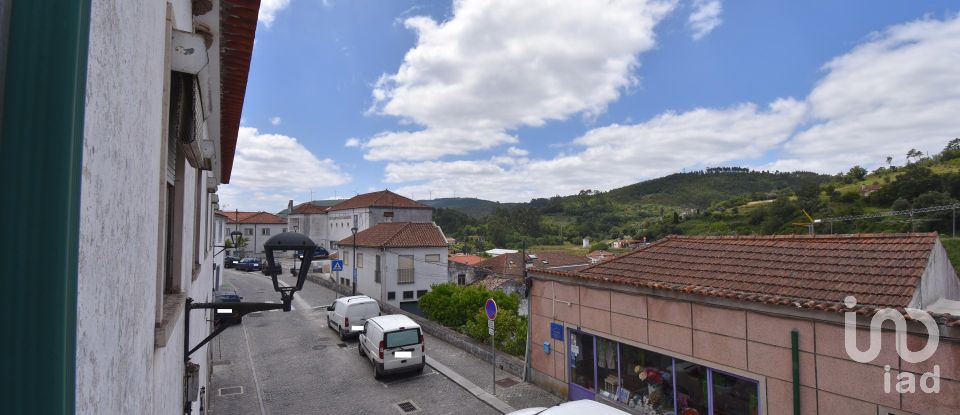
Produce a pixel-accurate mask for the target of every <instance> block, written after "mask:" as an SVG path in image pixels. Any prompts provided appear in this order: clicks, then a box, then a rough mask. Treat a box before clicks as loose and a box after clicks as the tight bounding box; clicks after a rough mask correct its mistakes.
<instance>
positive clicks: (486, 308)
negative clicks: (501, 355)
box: [483, 298, 497, 396]
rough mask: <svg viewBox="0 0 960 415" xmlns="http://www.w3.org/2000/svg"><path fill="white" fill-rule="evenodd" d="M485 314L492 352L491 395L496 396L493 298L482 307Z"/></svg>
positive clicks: (495, 344) (495, 305) (494, 311)
mask: <svg viewBox="0 0 960 415" xmlns="http://www.w3.org/2000/svg"><path fill="white" fill-rule="evenodd" d="M483 309H484V311H486V312H487V329H488V330H489V332H490V349H491V350H493V395H494V396H496V395H497V340H496V336H494V333H495V332H496V331H495V327H496V322H495V320H496V319H497V302H496V301H493V298H488V299H487V302H486V304H484V306H483Z"/></svg>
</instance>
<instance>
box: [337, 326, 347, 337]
mask: <svg viewBox="0 0 960 415" xmlns="http://www.w3.org/2000/svg"><path fill="white" fill-rule="evenodd" d="M339 331H340V340H346V339H347V333H344V331H343V327H342V326H341V327H340V330H339Z"/></svg>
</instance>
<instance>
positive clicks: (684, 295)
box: [529, 261, 960, 415]
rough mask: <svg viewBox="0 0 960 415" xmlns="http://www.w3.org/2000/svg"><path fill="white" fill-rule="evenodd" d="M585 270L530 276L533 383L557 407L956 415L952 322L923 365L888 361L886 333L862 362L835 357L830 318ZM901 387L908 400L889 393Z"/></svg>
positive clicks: (837, 331) (840, 337)
mask: <svg viewBox="0 0 960 415" xmlns="http://www.w3.org/2000/svg"><path fill="white" fill-rule="evenodd" d="M614 262H616V261H614ZM608 264H609V263H608ZM607 266H614V267H615V266H616V265H615V264H614V265H607ZM621 268H624V267H621ZM587 271H588V272H587V273H586V274H584V275H587V276H590V278H585V277H584V275H580V274H577V273H560V272H551V271H540V272H538V271H533V272H532V278H533V285H532V289H531V293H530V297H529V301H530V304H531V314H530V324H531V336H530V342H531V344H530V347H531V365H532V369H533V370H532V380H533V381H534V382H535V383H537V384H539V385H541V386H544V387H546V388H547V389H549V390H551V391H552V392H554V393H555V394H557V395H560V396H562V397H565V398H568V399H571V400H572V399H597V400H601V401H605V402H606V403H608V404H610V405H612V406H616V407H618V408H620V409H623V410H625V411H627V412H630V413H639V414H677V415H680V414H683V415H697V414H708V413H714V414H793V413H794V409H795V404H799V410H800V413H802V414H844V415H857V414H862V415H877V414H883V415H886V414H898V415H900V414H944V415H946V414H960V325H958V324H956V319H954V318H948V319H946V320H944V319H940V320H938V324H937V329H938V333H937V335H938V336H939V345H938V347H937V349H936V351H935V353H934V354H933V355H932V356H931V357H930V358H928V359H926V360H924V361H923V362H921V363H910V362H908V361H906V360H904V359H903V358H901V357H900V355H899V354H898V353H897V350H896V347H895V343H896V342H895V333H894V331H893V330H892V328H893V325H892V324H888V325H885V326H884V327H885V330H884V331H883V332H882V334H881V339H882V342H881V344H882V345H881V348H880V353H879V355H878V356H877V357H876V358H875V359H873V360H872V361H869V362H867V363H860V362H857V361H855V360H854V359H853V358H852V357H851V356H850V355H848V353H847V351H846V349H845V345H844V333H845V331H844V330H845V329H844V313H843V312H842V311H843V310H842V309H839V308H837V307H834V308H826V309H815V308H811V307H800V306H799V303H798V304H797V305H792V304H784V301H781V300H778V301H757V300H755V299H754V300H746V299H744V298H742V297H741V298H738V297H737V296H735V295H710V294H707V295H705V294H704V293H703V292H684V291H683V290H677V289H676V288H677V286H676V285H673V286H670V285H669V284H664V285H665V286H669V287H670V288H666V287H664V288H659V287H657V286H656V285H657V284H655V283H654V284H631V283H626V282H627V280H626V279H625V278H623V277H622V276H616V275H611V277H610V278H603V277H600V278H597V276H598V275H601V274H602V270H598V269H593V270H590V269H588V270H587ZM589 271H592V273H591V272H589ZM953 277H954V278H956V276H955V275H954V276H953ZM877 289H880V290H882V289H885V288H884V287H883V286H879V285H878V286H877ZM888 289H889V288H888ZM691 291H693V290H691ZM870 317H871V313H867V312H863V311H861V312H860V316H859V318H858V319H857V326H858V329H856V336H857V339H858V343H857V346H858V348H859V349H860V350H865V349H866V348H867V345H868V344H869V341H870V340H869V337H870V335H869V323H870ZM945 322H946V323H945ZM907 323H908V324H907V329H908V332H909V334H908V335H907V340H908V341H907V344H908V348H909V349H910V350H914V351H916V350H919V349H921V348H922V347H923V346H924V345H926V342H927V341H928V340H929V338H930V337H931V336H929V335H928V333H927V331H926V330H925V328H924V326H923V325H921V324H919V323H917V322H915V321H908V322H907ZM887 326H889V328H890V329H889V330H887V329H886V328H887ZM793 332H796V339H797V341H796V346H794V344H793V336H794V334H793ZM794 350H796V355H797V358H798V360H797V363H796V364H794V361H793V356H794ZM887 367H889V371H887ZM795 369H796V370H797V371H798V380H799V383H798V387H797V388H796V389H797V391H796V392H798V395H799V399H798V400H797V402H796V403H795V399H794V393H795V383H794V370H795ZM934 375H935V377H936V382H934ZM910 379H913V382H914V387H913V391H912V392H910V391H909V390H905V391H904V392H902V393H901V392H898V391H897V385H898V384H900V386H901V388H903V389H908V388H907V386H908V383H904V382H909V381H910ZM924 382H925V384H924ZM934 386H935V387H936V391H933V389H934ZM924 387H927V390H926V391H925V390H924V389H923V388H924Z"/></svg>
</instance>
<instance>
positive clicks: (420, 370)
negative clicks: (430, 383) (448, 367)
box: [417, 365, 425, 375]
mask: <svg viewBox="0 0 960 415" xmlns="http://www.w3.org/2000/svg"><path fill="white" fill-rule="evenodd" d="M424 366H425V365H420V367H418V368H417V374H418V375H422V374H423V367H424Z"/></svg>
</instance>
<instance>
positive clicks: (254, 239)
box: [230, 223, 287, 257]
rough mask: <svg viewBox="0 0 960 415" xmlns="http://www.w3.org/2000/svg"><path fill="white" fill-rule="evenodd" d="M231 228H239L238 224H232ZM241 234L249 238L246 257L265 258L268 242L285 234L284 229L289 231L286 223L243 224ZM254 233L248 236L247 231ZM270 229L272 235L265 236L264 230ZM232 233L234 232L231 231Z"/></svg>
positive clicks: (244, 249) (240, 227) (245, 252)
mask: <svg viewBox="0 0 960 415" xmlns="http://www.w3.org/2000/svg"><path fill="white" fill-rule="evenodd" d="M230 227H231V228H235V227H237V225H236V224H231V225H230ZM239 229H240V232H243V237H244V238H247V246H246V247H245V248H243V252H244V255H245V256H261V257H262V256H263V255H264V251H263V244H264V242H267V240H268V239H270V237H272V236H274V235H276V234H278V233H281V232H283V230H284V229H287V224H286V223H280V224H261V223H241V224H240V226H239ZM248 229H249V230H251V231H253V235H247V230H248ZM264 229H269V230H270V234H269V235H264V234H263V230H264ZM231 232H233V231H232V230H231Z"/></svg>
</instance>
